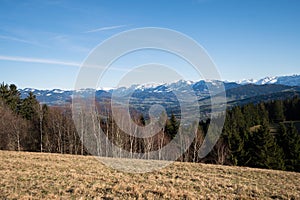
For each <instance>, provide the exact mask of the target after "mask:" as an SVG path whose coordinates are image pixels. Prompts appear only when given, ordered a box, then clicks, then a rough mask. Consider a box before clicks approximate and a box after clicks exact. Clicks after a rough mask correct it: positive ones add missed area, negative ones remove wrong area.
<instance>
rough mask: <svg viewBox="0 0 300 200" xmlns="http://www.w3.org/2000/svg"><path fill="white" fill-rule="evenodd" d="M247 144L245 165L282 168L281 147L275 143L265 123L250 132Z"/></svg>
mask: <svg viewBox="0 0 300 200" xmlns="http://www.w3.org/2000/svg"><path fill="white" fill-rule="evenodd" d="M248 145H249V146H248V153H247V158H248V160H247V162H246V164H247V166H250V167H258V168H267V169H284V161H283V152H282V149H281V148H280V147H279V146H278V145H277V144H276V142H275V139H274V137H273V135H271V133H270V130H269V127H268V126H267V125H266V124H263V125H262V126H261V127H260V128H259V129H258V130H256V131H255V132H253V133H252V134H251V137H250V138H249V143H248Z"/></svg>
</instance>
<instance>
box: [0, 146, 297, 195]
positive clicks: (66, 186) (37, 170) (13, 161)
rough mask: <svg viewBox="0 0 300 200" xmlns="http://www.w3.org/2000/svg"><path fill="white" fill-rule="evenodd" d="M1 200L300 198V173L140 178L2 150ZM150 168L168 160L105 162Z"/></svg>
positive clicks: (176, 172)
mask: <svg viewBox="0 0 300 200" xmlns="http://www.w3.org/2000/svg"><path fill="white" fill-rule="evenodd" d="M0 158H1V159H0V166H1V170H0V176H1V179H0V185H1V187H0V199H124V198H125V199H299V198H300V193H299V191H300V184H299V180H300V173H295V172H285V171H275V170H263V169H254V168H252V169H251V168H245V167H229V166H220V165H208V164H199V163H178V162H175V163H170V165H169V166H168V167H166V168H164V169H161V170H158V171H154V172H150V173H145V174H139V173H123V172H120V171H116V170H114V169H111V168H108V167H107V166H105V165H104V164H102V163H101V162H99V160H97V159H96V158H94V157H91V156H79V155H61V154H45V153H25V152H7V151H0ZM100 159H105V160H106V161H110V162H113V163H118V164H120V165H122V164H123V163H127V164H128V163H131V164H132V166H136V167H144V168H145V167H147V166H149V164H150V163H151V164H154V163H156V164H159V163H160V162H166V161H154V160H134V159H130V160H129V159H115V158H100Z"/></svg>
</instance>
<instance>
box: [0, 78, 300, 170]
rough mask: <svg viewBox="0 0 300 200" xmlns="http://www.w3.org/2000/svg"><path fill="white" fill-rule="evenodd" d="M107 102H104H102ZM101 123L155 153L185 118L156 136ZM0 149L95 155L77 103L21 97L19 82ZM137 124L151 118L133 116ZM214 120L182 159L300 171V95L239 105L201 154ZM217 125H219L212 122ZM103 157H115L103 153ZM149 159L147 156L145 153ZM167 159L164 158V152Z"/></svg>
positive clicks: (3, 101) (9, 92)
mask: <svg viewBox="0 0 300 200" xmlns="http://www.w3.org/2000/svg"><path fill="white" fill-rule="evenodd" d="M100 106H101V105H100ZM106 114H107V115H108V116H107V117H106V118H101V117H100V114H99V116H98V117H99V121H100V124H98V125H99V126H100V127H101V129H102V130H103V131H104V132H105V134H106V136H107V138H108V139H109V140H112V141H113V142H114V143H115V144H116V145H118V146H119V147H121V148H122V149H125V150H127V151H129V152H150V151H153V150H158V149H160V148H162V147H163V146H165V145H167V144H168V143H169V142H170V141H171V140H172V138H173V137H174V136H175V135H176V133H177V131H178V128H179V119H176V117H175V116H174V115H173V114H171V115H170V116H169V118H168V119H167V123H166V125H165V126H164V128H163V129H162V130H161V131H160V132H159V133H157V134H156V135H154V136H152V137H151V138H146V139H140V138H134V137H132V136H130V135H127V134H124V133H123V132H122V130H121V129H120V128H119V127H118V126H117V125H116V123H115V121H114V119H113V118H112V117H111V116H109V114H108V113H106ZM0 118H1V120H0V138H1V140H0V150H12V151H31V152H47V153H61V154H80V155H89V152H88V150H87V149H86V148H85V146H84V144H83V143H82V140H83V139H84V138H82V137H83V135H81V134H80V133H77V131H76V127H75V125H74V121H73V119H72V109H71V105H70V104H69V105H63V106H47V105H42V104H40V103H39V102H38V101H37V99H36V97H35V96H34V94H33V93H29V95H28V96H27V97H26V98H21V97H20V93H19V91H18V89H17V87H16V86H15V85H13V84H11V85H7V84H4V83H3V84H1V86H0ZM133 120H135V122H136V124H138V125H140V126H144V125H145V124H147V120H146V119H145V118H144V117H143V116H142V115H140V114H136V116H133ZM209 125H210V119H206V120H202V121H200V123H199V126H198V130H197V131H196V132H195V133H194V134H195V137H194V140H193V141H192V143H191V145H190V146H189V148H188V149H187V151H186V152H185V153H184V154H183V155H182V156H181V157H180V158H179V159H178V161H182V162H203V163H212V164H221V165H237V166H249V167H257V168H267V169H279V170H288V171H297V172H300V133H299V130H300V98H299V97H298V96H295V97H294V98H291V99H285V100H273V101H268V102H260V103H258V104H252V103H250V104H247V105H243V106H235V107H233V108H231V109H229V110H227V112H226V120H225V124H224V127H223V131H222V135H221V137H220V138H219V140H218V142H217V143H216V145H215V146H214V148H213V150H212V151H211V152H210V153H209V154H208V155H207V156H206V157H205V158H200V157H199V154H198V152H199V149H200V147H201V144H202V142H203V140H204V138H205V136H206V133H207V129H208V126H209ZM212 126H213V124H212ZM101 155H103V156H111V155H110V154H109V152H108V153H106V154H105V152H104V153H102V154H101ZM143 159H147V157H144V158H143ZM158 159H161V160H164V157H158Z"/></svg>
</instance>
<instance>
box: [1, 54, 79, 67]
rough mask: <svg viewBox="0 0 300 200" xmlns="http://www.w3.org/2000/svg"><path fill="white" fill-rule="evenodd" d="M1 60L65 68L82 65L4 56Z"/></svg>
mask: <svg viewBox="0 0 300 200" xmlns="http://www.w3.org/2000/svg"><path fill="white" fill-rule="evenodd" d="M0 60H3V61H14V62H27V63H41V64H55V65H64V66H73V67H80V65H81V63H76V62H69V61H61V60H52V59H41V58H28V57H16V56H3V55H0Z"/></svg>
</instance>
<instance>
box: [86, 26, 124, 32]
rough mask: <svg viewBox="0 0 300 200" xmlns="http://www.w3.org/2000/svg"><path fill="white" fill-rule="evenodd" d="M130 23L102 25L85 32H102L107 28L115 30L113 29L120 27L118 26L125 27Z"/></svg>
mask: <svg viewBox="0 0 300 200" xmlns="http://www.w3.org/2000/svg"><path fill="white" fill-rule="evenodd" d="M126 26H128V25H118V26H106V27H101V28H96V29H93V30H89V31H85V32H84V33H94V32H100V31H107V30H113V29H118V28H123V27H126Z"/></svg>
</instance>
